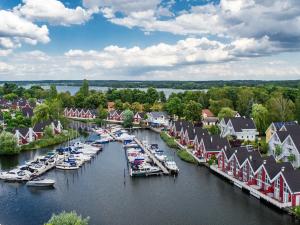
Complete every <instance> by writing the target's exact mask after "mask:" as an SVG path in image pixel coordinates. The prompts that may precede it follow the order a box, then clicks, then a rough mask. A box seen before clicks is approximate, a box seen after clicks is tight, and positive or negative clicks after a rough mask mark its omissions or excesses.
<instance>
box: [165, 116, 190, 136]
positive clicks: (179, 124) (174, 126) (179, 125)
mask: <svg viewBox="0 0 300 225" xmlns="http://www.w3.org/2000/svg"><path fill="white" fill-rule="evenodd" d="M188 126H193V124H192V123H191V122H188V121H185V120H177V121H172V122H170V126H169V134H170V135H171V136H173V137H176V138H178V137H181V135H182V134H183V133H184V132H185V130H186V127H188Z"/></svg>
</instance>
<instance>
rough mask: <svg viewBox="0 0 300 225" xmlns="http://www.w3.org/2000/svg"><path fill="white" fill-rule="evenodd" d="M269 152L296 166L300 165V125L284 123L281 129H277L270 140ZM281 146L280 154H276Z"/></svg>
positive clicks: (278, 158)
mask: <svg viewBox="0 0 300 225" xmlns="http://www.w3.org/2000/svg"><path fill="white" fill-rule="evenodd" d="M268 145H269V154H270V155H274V156H275V157H276V159H277V160H281V161H284V162H288V161H290V162H291V163H292V164H293V166H294V167H300V125H298V124H284V125H283V126H281V128H280V130H278V131H275V132H274V133H273V135H272V136H271V138H270V140H269V141H268ZM276 148H280V149H281V152H280V154H279V155H278V154H276Z"/></svg>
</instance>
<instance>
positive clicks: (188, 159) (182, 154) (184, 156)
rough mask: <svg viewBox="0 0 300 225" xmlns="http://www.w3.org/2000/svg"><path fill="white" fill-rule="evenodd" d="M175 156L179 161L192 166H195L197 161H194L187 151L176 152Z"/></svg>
mask: <svg viewBox="0 0 300 225" xmlns="http://www.w3.org/2000/svg"><path fill="white" fill-rule="evenodd" d="M177 155H178V157H179V158H180V159H182V160H183V161H185V162H188V163H194V164H197V161H196V159H194V157H193V156H191V155H190V154H189V153H188V152H187V151H185V150H178V151H177Z"/></svg>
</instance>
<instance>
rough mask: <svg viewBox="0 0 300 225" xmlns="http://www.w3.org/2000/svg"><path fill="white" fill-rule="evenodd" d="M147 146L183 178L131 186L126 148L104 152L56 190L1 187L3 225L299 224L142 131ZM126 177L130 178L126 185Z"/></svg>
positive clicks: (60, 174)
mask: <svg viewBox="0 0 300 225" xmlns="http://www.w3.org/2000/svg"><path fill="white" fill-rule="evenodd" d="M135 134H136V135H137V136H138V137H139V138H140V139H142V140H148V142H149V143H158V145H159V146H160V147H161V148H163V149H164V150H165V151H166V153H167V154H169V155H170V156H171V157H174V158H175V161H176V162H177V164H178V166H179V168H180V174H179V176H178V177H177V178H176V179H174V178H173V177H167V176H160V177H148V178H135V179H131V178H130V177H129V175H128V171H127V166H126V159H125V154H124V150H123V149H122V145H121V144H120V143H110V144H108V145H106V146H105V148H104V151H103V152H101V153H100V154H99V155H97V157H96V158H95V159H94V160H92V161H91V162H90V163H88V164H85V165H84V166H83V167H82V168H81V169H79V170H78V171H59V170H52V171H50V172H49V173H47V174H46V175H45V177H49V178H53V179H55V180H56V182H57V183H56V185H55V188H54V189H50V190H49V189H46V190H45V189H36V188H28V187H27V186H25V185H23V184H13V183H5V182H2V181H1V182H0V224H2V225H41V224H43V223H44V222H46V221H47V220H48V219H49V217H50V216H51V214H52V213H59V212H61V211H63V210H66V211H71V210H75V211H77V212H78V213H79V214H82V215H83V216H89V217H90V224H92V225H125V224H130V225H140V224H143V225H154V224H155V225H160V224H161V225H185V224H188V225H193V224H197V225H198V224H207V225H215V224H216V225H219V224H220V225H227V224H228V225H235V224H236V225H240V224H243V225H259V224H263V225H268V224H270V225H289V224H296V221H294V219H292V218H291V217H290V216H288V215H286V214H281V213H280V212H278V211H277V210H274V209H272V208H270V207H268V206H266V205H264V204H262V203H260V202H259V201H258V200H257V199H255V198H254V197H251V196H249V195H247V194H245V193H243V192H242V191H241V190H240V189H238V188H236V187H234V186H232V185H230V184H229V183H227V182H225V181H224V180H222V179H220V178H219V177H217V176H215V175H213V174H212V173H211V172H210V171H209V170H208V169H207V168H205V167H199V166H195V165H190V164H187V163H185V162H183V161H181V160H180V159H178V157H177V156H175V154H174V151H173V150H172V149H169V148H168V147H167V146H166V145H165V144H164V142H163V141H162V140H161V139H160V137H159V135H158V134H156V133H154V132H152V131H147V130H139V131H135ZM43 151H44V152H46V149H45V150H42V151H40V152H39V153H37V152H26V153H23V154H21V155H20V156H19V157H16V158H10V159H8V158H1V160H0V163H1V167H2V168H5V167H9V166H10V165H11V164H16V163H22V162H24V160H28V159H30V158H33V157H34V155H35V154H40V153H41V152H43ZM124 169H125V170H126V173H125V175H126V176H125V178H124Z"/></svg>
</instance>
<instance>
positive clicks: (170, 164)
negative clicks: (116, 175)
mask: <svg viewBox="0 0 300 225" xmlns="http://www.w3.org/2000/svg"><path fill="white" fill-rule="evenodd" d="M110 134H111V135H112V136H113V137H114V139H115V140H117V141H121V142H123V148H124V149H125V154H126V158H127V161H128V165H129V173H130V176H151V175H160V174H162V170H161V168H160V167H159V166H158V165H157V164H156V163H155V162H154V161H153V158H152V157H153V156H154V157H155V158H156V159H157V160H158V161H159V162H160V163H161V165H162V166H164V167H165V168H166V169H167V170H168V171H169V172H170V173H171V174H178V172H179V169H178V167H177V165H176V163H175V161H174V160H172V159H170V158H169V157H167V156H166V155H165V154H164V151H163V150H162V149H160V148H159V147H158V145H157V144H151V145H148V144H147V142H143V143H142V145H143V147H144V148H147V149H148V150H149V151H148V152H145V151H144V149H143V148H142V147H141V146H140V144H138V143H137V142H136V141H135V140H136V137H135V136H134V135H130V134H128V132H127V131H126V130H124V129H122V128H121V127H118V126H115V127H112V128H111V129H110ZM150 154H151V155H152V157H151V156H150Z"/></svg>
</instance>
